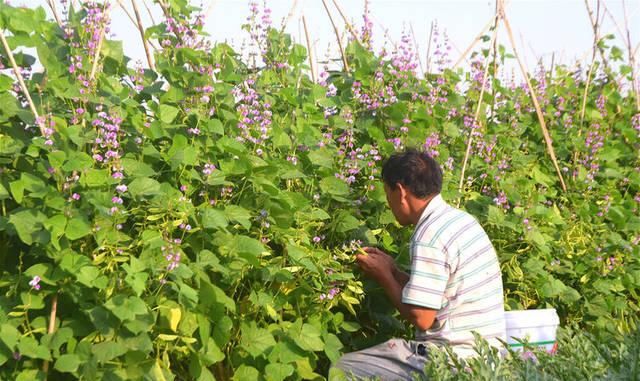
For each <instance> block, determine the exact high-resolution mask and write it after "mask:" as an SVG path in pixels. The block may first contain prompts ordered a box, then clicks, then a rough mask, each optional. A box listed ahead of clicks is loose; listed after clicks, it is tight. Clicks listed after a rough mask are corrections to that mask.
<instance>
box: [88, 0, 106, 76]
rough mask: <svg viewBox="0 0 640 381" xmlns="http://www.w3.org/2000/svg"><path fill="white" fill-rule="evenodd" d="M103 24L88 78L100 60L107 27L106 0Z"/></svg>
mask: <svg viewBox="0 0 640 381" xmlns="http://www.w3.org/2000/svg"><path fill="white" fill-rule="evenodd" d="M103 9H105V11H104V12H105V13H104V16H105V18H104V25H103V26H102V28H101V29H100V38H99V40H98V46H97V47H96V51H95V53H94V55H93V63H92V64H91V72H90V73H89V80H90V81H91V80H93V79H94V78H95V76H96V72H97V71H98V61H99V60H100V51H101V50H102V43H103V42H104V35H105V32H106V29H107V22H108V20H109V10H110V9H111V8H110V6H109V1H108V0H107V1H106V2H105V3H104V8H103Z"/></svg>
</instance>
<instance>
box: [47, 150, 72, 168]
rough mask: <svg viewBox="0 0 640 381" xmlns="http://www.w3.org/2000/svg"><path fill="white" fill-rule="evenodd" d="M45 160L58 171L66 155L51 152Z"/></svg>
mask: <svg viewBox="0 0 640 381" xmlns="http://www.w3.org/2000/svg"><path fill="white" fill-rule="evenodd" d="M47 158H48V159H49V165H51V167H52V168H55V169H60V168H61V167H62V165H63V164H64V161H65V160H66V159H67V154H65V153H64V151H53V152H50V153H49V154H48V155H47Z"/></svg>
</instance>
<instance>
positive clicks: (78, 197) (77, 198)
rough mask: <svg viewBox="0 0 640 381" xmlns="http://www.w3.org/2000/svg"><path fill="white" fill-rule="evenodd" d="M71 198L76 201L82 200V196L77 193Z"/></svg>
mask: <svg viewBox="0 0 640 381" xmlns="http://www.w3.org/2000/svg"><path fill="white" fill-rule="evenodd" d="M71 198H72V199H74V200H76V201H78V200H80V195H79V194H77V193H74V194H72V195H71Z"/></svg>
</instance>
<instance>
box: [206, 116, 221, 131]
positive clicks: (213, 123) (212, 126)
mask: <svg viewBox="0 0 640 381" xmlns="http://www.w3.org/2000/svg"><path fill="white" fill-rule="evenodd" d="M207 127H208V129H209V131H210V132H213V133H214V134H218V135H224V126H223V125H222V122H221V121H220V119H216V118H213V119H209V122H208V123H207Z"/></svg>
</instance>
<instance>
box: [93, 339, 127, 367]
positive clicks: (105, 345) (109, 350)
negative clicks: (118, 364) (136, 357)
mask: <svg viewBox="0 0 640 381" xmlns="http://www.w3.org/2000/svg"><path fill="white" fill-rule="evenodd" d="M91 352H93V355H94V356H95V359H96V361H98V362H99V363H104V362H107V361H110V360H113V359H115V358H116V357H119V356H122V355H123V354H125V353H127V347H125V346H124V345H123V344H120V343H117V342H115V341H104V342H102V343H98V344H94V345H93V347H92V348H91Z"/></svg>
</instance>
